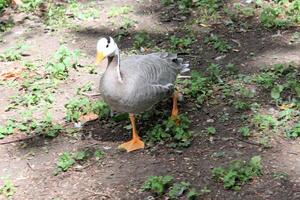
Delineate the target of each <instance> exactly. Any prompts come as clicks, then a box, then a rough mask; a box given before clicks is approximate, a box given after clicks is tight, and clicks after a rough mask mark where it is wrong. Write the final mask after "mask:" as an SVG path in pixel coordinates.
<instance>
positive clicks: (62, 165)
mask: <svg viewBox="0 0 300 200" xmlns="http://www.w3.org/2000/svg"><path fill="white" fill-rule="evenodd" d="M74 164H75V159H74V158H73V156H72V154H70V153H69V152H64V153H63V154H61V155H60V156H59V158H58V161H57V164H56V165H57V167H58V169H59V170H61V171H63V172H65V171H67V170H68V169H69V168H70V167H71V166H72V165H74Z"/></svg>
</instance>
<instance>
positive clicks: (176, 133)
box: [147, 115, 193, 148]
mask: <svg viewBox="0 0 300 200" xmlns="http://www.w3.org/2000/svg"><path fill="white" fill-rule="evenodd" d="M177 120H178V121H179V122H180V124H179V125H177V123H176V120H174V119H172V118H169V119H168V120H165V121H163V123H162V124H157V125H156V126H154V128H152V129H151V130H150V131H149V132H148V134H147V140H148V141H149V142H150V143H160V142H165V143H168V144H169V146H170V147H173V148H177V147H188V146H189V145H190V144H191V141H192V138H193V137H192V133H191V132H190V131H188V130H187V129H188V127H189V124H190V122H189V120H188V118H187V117H186V116H185V115H179V116H178V118H177Z"/></svg>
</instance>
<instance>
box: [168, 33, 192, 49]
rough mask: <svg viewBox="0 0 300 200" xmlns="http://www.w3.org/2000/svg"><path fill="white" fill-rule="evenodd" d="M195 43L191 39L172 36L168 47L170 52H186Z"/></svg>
mask: <svg viewBox="0 0 300 200" xmlns="http://www.w3.org/2000/svg"><path fill="white" fill-rule="evenodd" d="M194 41H195V39H194V38H193V37H185V38H179V37H176V36H174V35H172V36H171V37H170V45H171V49H172V50H178V48H179V49H180V50H184V51H186V50H187V49H188V48H189V47H190V45H191V44H192V43H193V42H194Z"/></svg>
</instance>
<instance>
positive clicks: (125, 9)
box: [108, 6, 133, 17]
mask: <svg viewBox="0 0 300 200" xmlns="http://www.w3.org/2000/svg"><path fill="white" fill-rule="evenodd" d="M132 10H133V8H132V7H131V6H121V7H115V6H114V7H112V8H110V9H109V11H108V17H117V16H120V15H123V14H128V13H130V12H132Z"/></svg>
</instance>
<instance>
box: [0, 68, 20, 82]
mask: <svg viewBox="0 0 300 200" xmlns="http://www.w3.org/2000/svg"><path fill="white" fill-rule="evenodd" d="M22 71H23V69H19V70H12V71H8V72H2V73H1V74H0V78H1V79H2V80H3V81H7V80H17V79H20V75H21V73H22Z"/></svg>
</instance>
